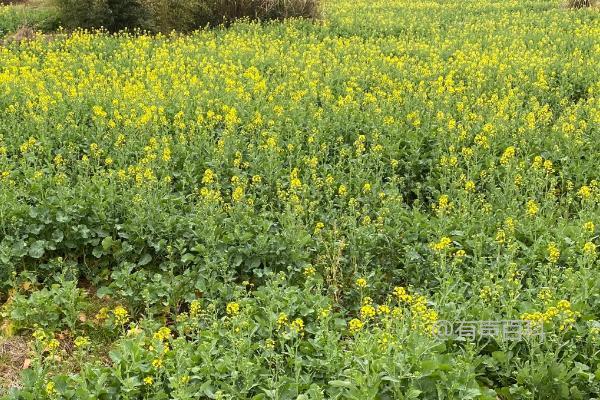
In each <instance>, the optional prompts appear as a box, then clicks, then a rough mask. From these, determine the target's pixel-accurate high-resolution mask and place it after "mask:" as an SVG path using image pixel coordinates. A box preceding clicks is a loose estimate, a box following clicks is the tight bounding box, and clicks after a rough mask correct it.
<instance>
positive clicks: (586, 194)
mask: <svg viewBox="0 0 600 400" xmlns="http://www.w3.org/2000/svg"><path fill="white" fill-rule="evenodd" d="M577 195H578V196H579V197H581V198H582V199H584V200H585V199H589V198H590V197H592V189H591V188H590V187H589V186H585V185H584V186H582V187H581V188H580V189H579V190H578V191H577Z"/></svg>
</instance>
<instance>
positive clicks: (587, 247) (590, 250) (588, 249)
mask: <svg viewBox="0 0 600 400" xmlns="http://www.w3.org/2000/svg"><path fill="white" fill-rule="evenodd" d="M583 253H584V254H587V255H589V256H593V255H595V254H596V245H595V244H594V243H592V242H586V243H585V244H584V245H583Z"/></svg>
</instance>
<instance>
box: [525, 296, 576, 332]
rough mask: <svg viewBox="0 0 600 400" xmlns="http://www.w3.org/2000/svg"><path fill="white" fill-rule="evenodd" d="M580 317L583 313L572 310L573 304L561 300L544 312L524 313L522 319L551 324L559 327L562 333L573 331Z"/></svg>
mask: <svg viewBox="0 0 600 400" xmlns="http://www.w3.org/2000/svg"><path fill="white" fill-rule="evenodd" d="M580 316H581V313H579V312H578V311H573V310H571V303H570V302H569V301H568V300H560V301H558V302H557V303H556V306H552V307H548V308H547V309H546V310H545V311H544V312H540V311H536V312H534V313H524V314H522V315H521V319H522V320H525V321H531V322H532V323H535V324H546V323H550V324H552V325H553V326H558V329H559V330H560V331H564V330H568V329H571V327H572V326H573V324H574V323H575V322H576V321H577V318H579V317H580Z"/></svg>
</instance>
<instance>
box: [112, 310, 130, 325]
mask: <svg viewBox="0 0 600 400" xmlns="http://www.w3.org/2000/svg"><path fill="white" fill-rule="evenodd" d="M113 314H114V315H115V319H116V321H117V323H118V324H119V325H125V324H126V323H127V321H129V313H128V312H127V310H126V309H125V308H124V307H123V306H117V307H115V309H114V311H113Z"/></svg>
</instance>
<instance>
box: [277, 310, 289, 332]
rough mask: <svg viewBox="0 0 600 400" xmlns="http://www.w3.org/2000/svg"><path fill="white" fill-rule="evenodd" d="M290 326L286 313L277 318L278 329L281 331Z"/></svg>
mask: <svg viewBox="0 0 600 400" xmlns="http://www.w3.org/2000/svg"><path fill="white" fill-rule="evenodd" d="M287 324H288V316H287V315H286V314H285V313H280V314H279V316H278V317H277V329H281V328H283V327H284V326H286V325H287Z"/></svg>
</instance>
